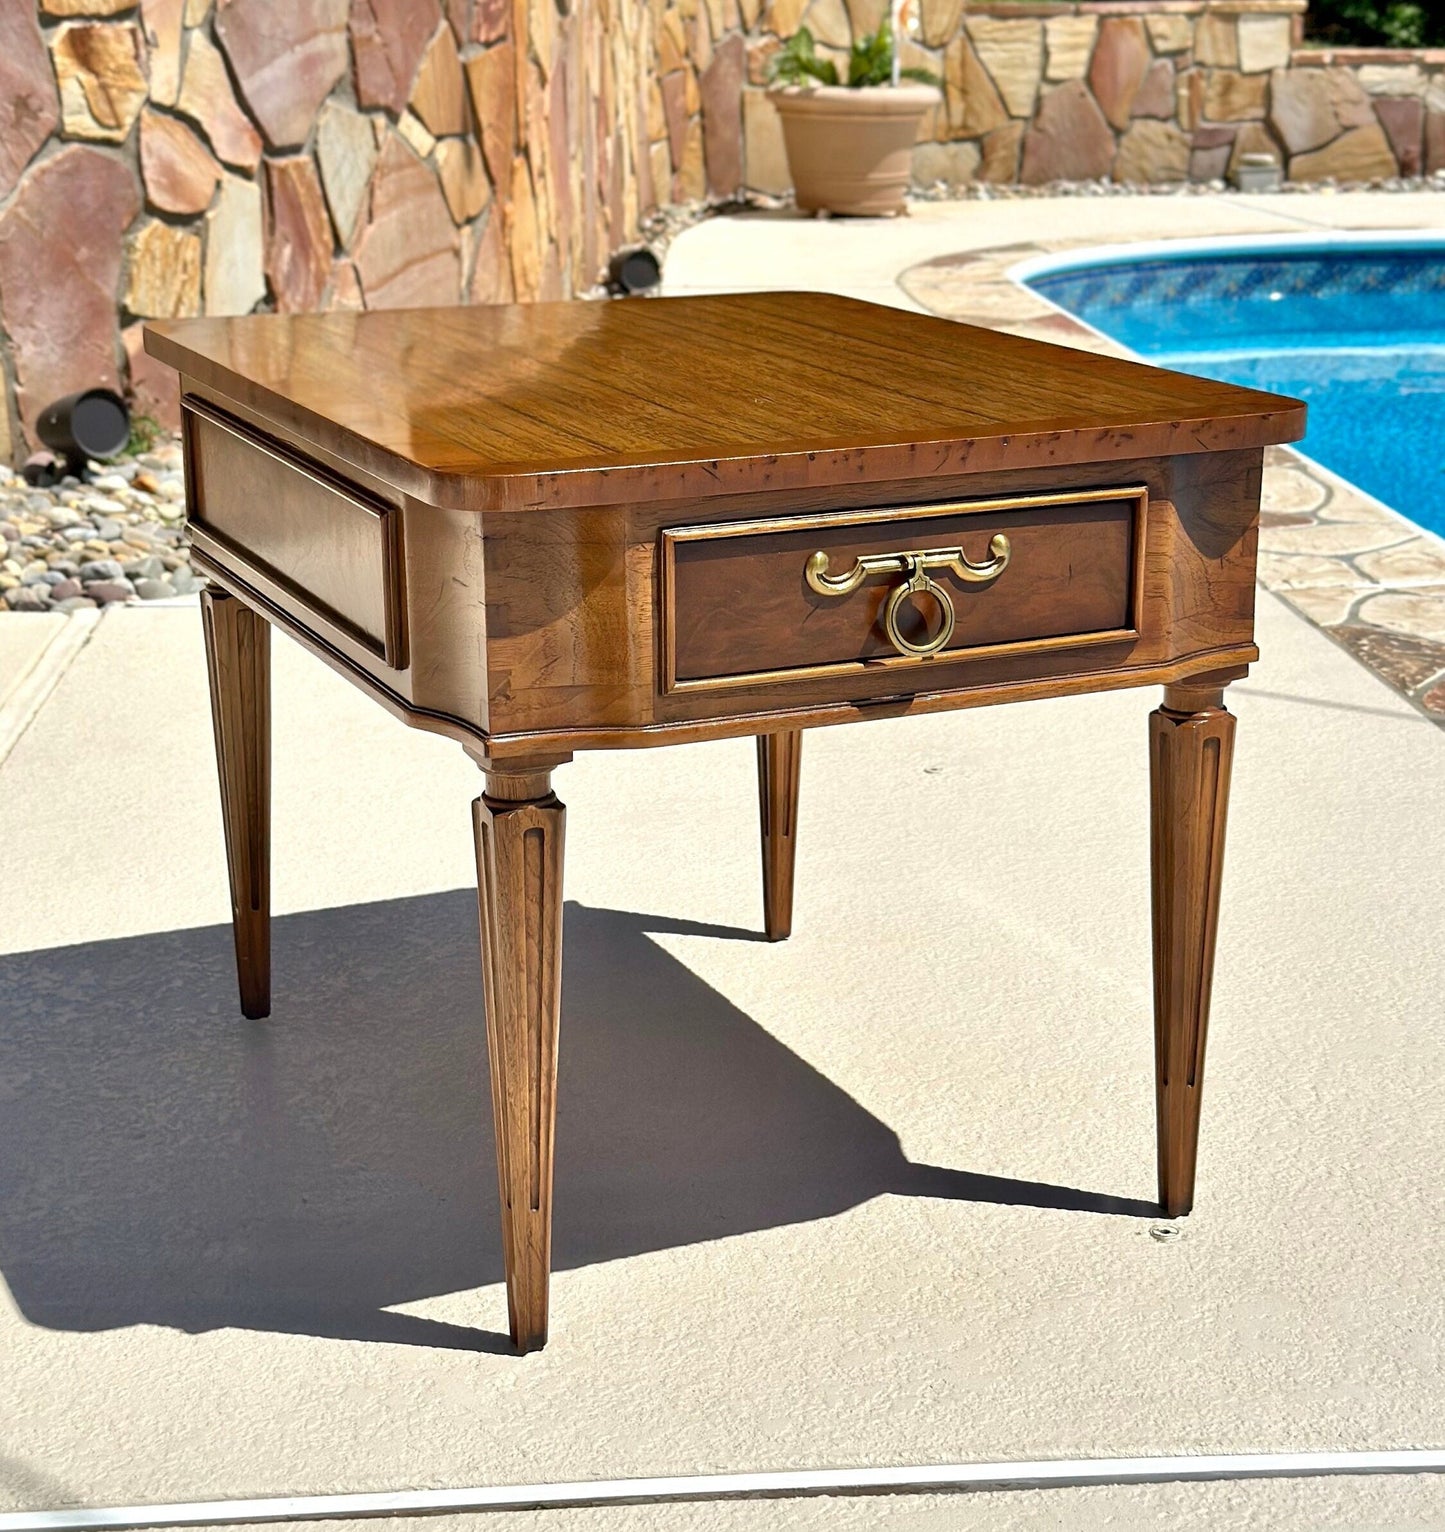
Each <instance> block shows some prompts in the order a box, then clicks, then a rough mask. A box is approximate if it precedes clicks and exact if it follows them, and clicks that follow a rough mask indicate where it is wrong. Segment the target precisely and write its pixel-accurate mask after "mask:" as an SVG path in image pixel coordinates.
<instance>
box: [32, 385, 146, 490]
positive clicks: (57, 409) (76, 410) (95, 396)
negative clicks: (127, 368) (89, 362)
mask: <svg viewBox="0 0 1445 1532" xmlns="http://www.w3.org/2000/svg"><path fill="white" fill-rule="evenodd" d="M35 432H36V435H38V436H39V438H40V440H41V441H43V442H44V443H45V445H46V446H47V447H49V448H50V450H51V451H52V452H57V453H60V454H61V455H62V456H63V457H64V458H65V461H66V464H67V466H68V467H69V469H70V472H71V473H73V474H75V475H76V476H77V477H78V476H79V475H80V473H81V471H82V470H83V469H84V467H85V462H86V459H87V458H92V457H114V456H115V454H116V453H117V452H119V451H120V450H121V449H122V448H123V447H124V446H125V444H126V442H127V441H128V440H129V439H130V411H129V410H128V409H126V407H125V400H124V399H122V398H121V396H120V395H119V394H118V393H116V391H115V390H114V389H113V388H85V389H82V390H81V391H80V392H79V393H78V394H67V395H66V396H65V398H63V399H57V400H56V401H55V403H54V404H52V405H49V406H47V407H46V408H45V409H44V410H42V411H41V412H40V419H39V420H37V421H36V422H35Z"/></svg>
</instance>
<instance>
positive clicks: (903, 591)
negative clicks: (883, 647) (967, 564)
mask: <svg viewBox="0 0 1445 1532" xmlns="http://www.w3.org/2000/svg"><path fill="white" fill-rule="evenodd" d="M925 594H926V595H929V596H932V597H933V599H934V600H935V601H936V602H937V603H938V611H939V623H938V632H936V633H935V634H934V635H933V637H932V638H929V639H925V640H924V641H923V642H922V643H921V644H915V643H913V642H912V640H911V639H908V638H905V637H904V635H903V632H902V630H901V629H900V628H899V626H898V613H899V609H900V608H901V607H902V605H903V603H904V602H905V601H906V600H907V599H908V598H909V597H910V596H922V595H925ZM953 623H954V614H953V602H952V601H950V600H949V597H948V592H947V591H946V590H944V588H943V587H942V586H941V585H940V584H938V582H937V581H936V580H930V579H929V578H928V571H927V570H926V569H923V568H921V567H920V566H919V565H917V564H915V565H914V567H913V570H912V572H911V574H910V576H909V578H908V579H907V580H905V581H904V582H903V584H902V585H895V586H894V587H893V589H892V591H890V592H889V595H888V601H887V603H886V605H885V606H884V608H883V631H884V632H885V633H886V634H887V635H888V637H889V639H890V641H891V642H892V644H893V647H894V648H895V649H896V650H897V651H898V652H899V654H911V655H914V656H916V657H917V658H918V659H922V658H923V657H924V656H925V655H929V654H937V652H938V651H939V650H940V649H942V648H943V646H944V645H945V644H946V643H947V642H948V641H949V639H950V638H952V637H953Z"/></svg>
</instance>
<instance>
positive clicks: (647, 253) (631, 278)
mask: <svg viewBox="0 0 1445 1532" xmlns="http://www.w3.org/2000/svg"><path fill="white" fill-rule="evenodd" d="M607 280H608V285H609V286H610V287H611V288H612V290H613V291H614V292H619V293H621V294H622V295H623V296H624V297H628V298H630V297H632V296H634V295H635V294H637V293H645V292H650V291H651V290H652V289H653V288H654V287H656V286H657V284H658V283H659V282H661V281H662V264H661V262H659V260H658V259H657V257H656V256H655V255H654V254H653V253H652V251H651V250H649V249H648V248H647V246H646V245H634V246H632V248H631V249H628V250H619V251H618V252H617V253H616V255H614V256H613V257H612V260H611V261H610V262H609V264H608V268H607Z"/></svg>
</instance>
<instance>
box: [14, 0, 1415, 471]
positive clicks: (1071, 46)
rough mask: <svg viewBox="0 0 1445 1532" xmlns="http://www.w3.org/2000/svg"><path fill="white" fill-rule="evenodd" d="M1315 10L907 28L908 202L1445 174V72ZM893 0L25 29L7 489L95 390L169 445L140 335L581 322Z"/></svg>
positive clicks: (422, 6) (19, 61)
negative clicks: (810, 71) (1007, 192)
mask: <svg viewBox="0 0 1445 1532" xmlns="http://www.w3.org/2000/svg"><path fill="white" fill-rule="evenodd" d="M1304 3H1305V0H1070V3H1045V4H1037V3H1024V0H987V3H975V4H974V5H972V6H971V7H969V8H968V9H967V10H965V7H964V0H914V4H915V6H916V7H917V26H916V28H915V30H916V32H917V34H918V36H917V39H916V40H912V41H908V42H906V43H905V45H904V51H905V56H906V60H907V62H908V63H910V64H917V65H921V66H923V67H925V68H928V69H930V70H932V71H933V72H934V73H936V74H937V75H938V76H939V77H940V78H941V79H942V80H943V82H944V99H943V101H942V103H941V104H940V106H939V108H938V109H937V110H936V111H934V112H933V113H931V114H930V116H929V119H928V120H927V121H926V122H925V123H924V126H923V129H922V132H921V135H920V142H919V144H918V147H917V149H916V150H915V177H916V179H918V180H919V181H920V182H923V183H925V184H931V183H934V182H937V181H940V180H942V181H947V182H952V183H955V184H959V183H964V182H968V181H970V180H976V179H977V180H988V181H998V182H1013V181H1017V180H1022V181H1024V182H1026V183H1044V182H1048V181H1051V180H1055V179H1068V180H1084V179H1091V178H1095V177H1104V176H1112V177H1114V178H1115V179H1117V180H1125V181H1141V182H1165V181H1177V180H1184V179H1194V180H1212V179H1214V178H1216V177H1218V176H1221V175H1224V174H1226V173H1227V171H1228V170H1229V169H1230V168H1231V166H1232V165H1233V164H1235V163H1236V162H1237V160H1238V158H1239V156H1240V155H1242V154H1245V153H1248V152H1251V151H1260V150H1268V151H1270V152H1273V153H1274V154H1275V155H1276V156H1277V157H1278V158H1279V159H1280V160H1281V162H1282V163H1283V164H1284V165H1285V167H1286V169H1287V173H1288V174H1289V175H1290V176H1291V177H1292V178H1295V179H1300V180H1315V179H1322V178H1325V177H1336V178H1339V179H1341V180H1369V179H1372V178H1375V177H1390V176H1394V175H1397V174H1405V175H1411V174H1418V173H1420V172H1421V171H1428V172H1433V171H1435V170H1438V169H1442V168H1445V52H1433V53H1432V52H1419V53H1406V54H1400V53H1388V52H1383V51H1371V52H1354V53H1335V54H1329V53H1322V52H1318V51H1310V50H1304V49H1301V48H1300V47H1299V46H1298V43H1299V37H1300V32H1301V21H1302V13H1303V10H1304ZM886 5H887V0H0V114H3V115H0V123H3V128H0V460H4V459H6V458H12V457H19V456H21V455H22V454H23V452H24V451H25V450H27V449H28V447H29V446H30V445H31V444H32V443H31V440H30V427H31V423H32V422H33V420H34V417H35V415H36V413H37V412H38V411H39V410H40V409H41V408H43V407H44V406H45V405H46V404H47V403H49V402H50V401H51V400H52V399H54V398H56V397H58V396H59V395H61V394H64V393H68V392H70V391H71V390H73V389H75V388H79V387H82V386H86V385H90V384H95V383H101V382H109V383H112V384H121V385H129V386H130V387H131V388H132V389H133V390H134V392H135V394H136V397H137V402H138V403H139V404H140V405H141V406H142V407H143V408H147V409H150V410H151V411H153V412H155V413H157V414H159V415H160V416H161V418H162V419H163V420H167V421H169V420H170V419H173V416H174V408H175V407H174V390H173V386H172V380H171V379H170V376H169V374H167V373H166V372H165V370H164V369H158V368H156V367H155V366H154V364H152V363H150V362H149V361H148V359H147V358H146V357H145V356H144V354H143V352H142V351H141V348H140V328H141V322H142V321H143V320H144V319H146V318H152V317H166V316H171V315H189V314H201V313H204V314H233V313H244V312H247V311H249V310H250V309H252V308H254V307H257V306H260V307H263V308H264V307H274V308H276V309H279V310H281V311H283V312H284V311H300V310H307V309H318V308H361V307H373V308H374V307H385V306H397V305H404V304H424V303H453V302H464V301H473V302H494V301H507V300H512V299H520V300H528V299H533V298H558V297H566V296H569V295H571V294H574V293H577V292H580V291H584V290H586V289H588V288H589V287H591V286H592V285H593V284H594V283H595V282H596V281H597V279H598V277H599V276H600V274H601V272H602V270H603V268H604V267H605V264H606V260H607V256H608V254H609V253H610V252H611V251H612V250H613V249H616V248H617V247H618V246H619V245H622V244H626V243H629V242H631V241H633V240H635V239H636V238H637V237H638V231H639V227H640V223H641V220H642V218H643V215H644V214H645V213H646V212H647V211H648V210H649V209H651V208H653V207H655V206H657V205H659V204H661V203H668V202H688V201H696V200H702V199H705V198H711V199H714V200H720V199H727V198H729V197H733V196H735V195H736V194H737V193H738V192H739V191H742V190H752V191H758V192H764V193H781V192H784V191H786V190H787V188H788V184H789V182H788V174H787V164H786V160H785V157H784V154H783V146H782V136H781V131H780V128H779V124H778V119H777V114H776V112H775V111H774V110H773V107H772V105H771V104H770V103H769V101H768V100H767V97H766V94H765V90H764V85H765V80H766V70H767V64H768V60H769V58H770V57H771V56H772V55H773V54H774V53H775V52H776V51H777V50H778V48H780V47H781V46H782V43H783V41H784V40H785V39H786V38H788V37H790V36H791V35H792V34H793V33H794V32H796V31H797V29H798V28H799V26H801V25H804V24H806V25H807V26H809V27H810V28H811V29H812V31H813V33H814V35H815V37H816V38H817V39H818V42H819V44H820V47H821V48H822V50H823V51H824V52H830V51H831V52H832V53H833V54H834V55H835V56H837V57H838V58H840V59H841V58H842V57H843V55H844V50H845V49H846V47H847V45H848V43H849V40H850V39H851V38H852V37H854V36H858V35H862V34H863V33H865V32H869V31H872V30H874V29H875V28H876V27H877V25H878V23H879V20H880V18H881V16H882V15H883V13H884V10H885V7H886Z"/></svg>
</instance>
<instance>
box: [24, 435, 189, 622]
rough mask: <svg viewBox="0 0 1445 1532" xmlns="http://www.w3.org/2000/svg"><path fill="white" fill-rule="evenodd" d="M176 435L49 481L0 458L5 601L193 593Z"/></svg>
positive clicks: (98, 601)
mask: <svg viewBox="0 0 1445 1532" xmlns="http://www.w3.org/2000/svg"><path fill="white" fill-rule="evenodd" d="M185 498H186V496H185V487H184V481H183V478H182V473H181V449H180V444H179V443H178V442H175V441H171V440H161V441H159V442H156V443H155V444H154V445H153V446H152V447H151V449H150V450H149V451H147V452H142V453H139V454H138V455H136V456H134V457H121V458H113V459H111V460H110V461H108V462H104V463H97V462H92V463H90V464H88V465H87V467H86V472H85V475H84V477H83V478H79V479H77V478H73V477H70V476H67V477H66V478H64V479H62V480H61V481H60V482H59V483H58V484H56V485H54V486H52V487H51V488H48V489H40V488H37V487H35V486H34V485H31V484H27V483H26V482H25V480H24V479H23V478H22V477H21V475H20V474H18V473H16V472H15V471H14V470H12V469H10V468H8V467H6V466H4V465H3V464H0V554H3V557H0V609H4V610H8V611H12V612H73V611H75V610H77V609H79V608H82V607H100V606H119V605H123V604H126V603H131V602H145V601H162V600H165V599H167V598H169V597H175V596H188V595H192V594H193V593H194V592H196V591H198V590H200V589H201V587H202V586H203V585H204V584H205V577H204V576H203V575H202V574H200V573H199V571H197V570H196V569H194V568H193V567H192V565H191V562H190V557H189V545H188V543H187V540H186V534H185Z"/></svg>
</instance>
